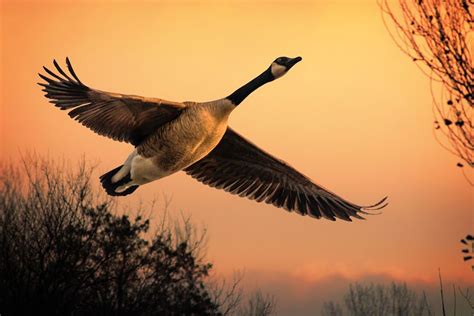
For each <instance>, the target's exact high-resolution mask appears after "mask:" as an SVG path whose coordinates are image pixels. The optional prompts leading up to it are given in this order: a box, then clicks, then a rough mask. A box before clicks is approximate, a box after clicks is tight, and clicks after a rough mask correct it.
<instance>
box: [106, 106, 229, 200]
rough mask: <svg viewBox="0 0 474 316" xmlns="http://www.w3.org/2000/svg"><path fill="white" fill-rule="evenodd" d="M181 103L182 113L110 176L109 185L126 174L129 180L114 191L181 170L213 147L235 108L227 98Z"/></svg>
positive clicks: (157, 131)
mask: <svg viewBox="0 0 474 316" xmlns="http://www.w3.org/2000/svg"><path fill="white" fill-rule="evenodd" d="M184 104H185V105H186V108H185V109H184V110H183V113H182V114H181V115H180V116H179V117H177V118H176V119H175V120H173V121H171V122H169V123H168V124H166V125H164V126H163V127H161V128H160V129H158V130H156V131H155V132H154V133H153V134H151V135H150V136H149V137H148V138H147V139H146V140H145V141H144V142H143V143H142V144H140V145H139V146H137V148H136V149H135V150H134V151H133V152H132V153H131V154H130V156H129V157H128V158H127V160H126V161H125V162H124V164H123V167H122V168H121V169H120V171H119V172H117V174H115V175H114V176H113V177H112V182H118V181H119V180H120V179H121V178H123V177H124V176H125V175H126V174H127V173H130V178H131V180H132V181H130V182H129V183H126V184H124V185H122V186H120V187H118V188H117V189H116V191H117V192H121V191H124V190H126V189H127V187H130V186H131V185H142V184H146V183H148V182H151V181H154V180H158V179H160V178H163V177H166V176H168V175H171V174H173V173H175V172H178V171H181V170H183V169H185V168H186V167H188V166H190V165H191V164H193V163H195V162H196V161H198V160H200V159H202V158H204V157H205V156H206V155H207V154H209V153H210V152H211V151H212V150H213V149H214V148H215V147H216V146H217V144H218V143H219V142H220V140H221V139H222V137H223V136H224V133H225V131H226V130H227V120H228V118H229V115H230V113H231V112H232V110H233V109H234V107H235V106H234V105H233V104H232V103H231V102H230V101H229V100H227V99H220V100H216V101H212V102H205V103H195V102H184Z"/></svg>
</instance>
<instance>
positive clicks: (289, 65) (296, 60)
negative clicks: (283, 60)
mask: <svg viewBox="0 0 474 316" xmlns="http://www.w3.org/2000/svg"><path fill="white" fill-rule="evenodd" d="M302 60H303V58H301V57H300V56H298V57H296V58H293V59H290V60H289V61H288V63H287V64H286V67H287V68H288V69H290V68H291V67H293V66H294V65H296V64H297V63H299V62H300V61H302Z"/></svg>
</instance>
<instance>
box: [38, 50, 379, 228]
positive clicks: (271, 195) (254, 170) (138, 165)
mask: <svg viewBox="0 0 474 316" xmlns="http://www.w3.org/2000/svg"><path fill="white" fill-rule="evenodd" d="M299 61H301V57H296V58H288V57H279V58H277V59H276V60H275V61H274V62H272V64H271V65H270V67H268V68H267V69H266V70H265V71H264V72H262V73H261V74H260V75H258V76H257V77H255V78H254V79H253V80H251V81H249V82H248V83H247V84H245V85H243V86H242V87H240V88H239V89H237V90H235V91H234V92H233V93H232V94H230V95H229V96H227V97H225V98H222V99H218V100H215V101H210V102H200V103H199V102H174V101H166V100H163V99H158V98H145V97H140V96H133V95H124V94H119V93H110V92H105V91H100V90H96V89H92V88H89V87H88V86H86V85H84V84H83V83H82V82H81V81H80V80H79V78H78V77H77V75H76V74H75V72H74V69H73V68H72V65H71V63H70V62H69V59H67V58H66V65H67V68H68V71H69V74H68V73H66V72H65V71H64V70H63V69H62V68H61V67H60V66H59V65H58V63H57V62H56V61H54V62H53V64H54V66H55V68H56V70H57V71H58V73H59V74H58V73H55V72H53V71H51V70H49V69H48V68H46V67H44V70H45V71H46V72H47V74H48V75H49V76H50V77H48V76H45V75H43V74H39V75H40V77H41V78H42V79H43V80H45V81H46V83H39V85H41V86H43V87H44V89H43V91H45V92H46V97H47V98H50V99H51V101H50V102H51V103H53V104H54V105H55V106H57V107H59V108H60V109H61V110H67V111H69V112H68V114H69V116H70V117H71V118H74V119H75V120H77V121H79V122H80V123H81V124H83V125H84V126H86V127H88V128H90V129H91V130H93V131H94V132H96V133H98V134H100V135H103V136H106V137H109V138H112V139H114V140H117V141H124V142H128V143H130V144H132V145H133V146H134V147H135V148H134V150H133V151H132V152H131V154H130V155H129V156H128V158H127V159H126V160H125V161H124V163H123V164H122V165H120V166H118V167H116V168H114V169H113V170H110V171H109V172H107V173H105V174H104V175H102V176H101V177H100V180H101V183H102V186H103V187H104V189H105V190H106V192H107V193H108V194H109V195H113V196H123V195H128V194H131V193H133V192H134V191H135V190H136V189H137V188H138V187H139V186H140V185H144V184H146V183H149V182H152V181H155V180H158V179H160V178H163V177H166V176H169V175H171V174H174V173H176V172H178V171H184V172H186V173H187V174H189V175H190V176H191V177H193V178H195V179H197V180H198V181H200V182H202V183H204V184H206V185H209V186H211V187H214V188H218V189H223V190H225V191H227V192H230V193H232V194H238V195H239V196H242V197H247V198H249V199H253V200H256V201H257V202H265V203H269V204H273V205H275V206H276V207H281V208H284V209H286V210H288V211H295V212H297V213H299V214H301V215H310V216H312V217H315V218H321V217H324V218H327V219H330V220H335V219H336V218H340V219H343V220H348V221H350V220H351V217H355V218H359V219H362V218H363V217H362V216H361V215H363V214H368V213H367V211H370V210H376V209H380V208H382V207H384V206H386V203H385V204H384V201H385V198H384V199H382V200H381V201H380V202H378V203H376V204H374V205H371V206H360V205H357V204H354V203H351V202H349V201H347V200H345V199H343V198H341V197H339V196H338V195H336V194H334V193H332V192H330V191H329V190H327V189H325V188H323V187H322V186H319V185H317V184H315V183H314V182H313V181H311V180H310V179H309V178H308V177H306V176H304V175H303V174H301V173H300V172H298V171H297V170H295V169H294V168H292V167H291V166H290V165H288V164H287V163H285V162H284V161H282V160H280V159H277V158H275V157H273V156H272V155H270V154H268V153H266V152H265V151H263V150H261V149H260V148H258V147H257V146H255V145H254V144H252V143H251V142H249V141H248V140H246V139H245V138H244V137H242V136H240V135H239V134H238V133H236V132H235V131H234V130H233V129H232V128H230V127H229V126H228V124H227V123H228V119H229V116H230V114H231V113H232V111H234V110H235V109H236V108H237V107H238V105H239V104H240V103H241V102H242V101H243V100H244V99H245V98H246V97H247V96H248V95H249V94H250V93H252V92H253V91H255V90H256V89H258V88H259V87H261V86H262V85H264V84H266V83H268V82H271V81H273V80H275V79H278V78H280V77H281V76H283V75H284V74H286V73H287V72H288V70H289V69H291V68H292V67H293V66H294V65H295V64H296V63H298V62H299Z"/></svg>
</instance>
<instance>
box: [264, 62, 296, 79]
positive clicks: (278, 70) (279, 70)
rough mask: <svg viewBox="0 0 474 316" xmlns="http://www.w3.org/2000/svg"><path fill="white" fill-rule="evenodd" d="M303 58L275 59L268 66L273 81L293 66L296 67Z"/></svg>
mask: <svg viewBox="0 0 474 316" xmlns="http://www.w3.org/2000/svg"><path fill="white" fill-rule="evenodd" d="M302 59H303V58H301V57H299V56H298V57H295V58H289V57H285V56H282V57H278V58H277V59H275V60H274V61H273V62H272V64H271V65H270V71H271V72H272V75H273V77H274V78H275V79H278V78H280V77H281V76H283V75H284V74H286V73H287V72H288V70H290V69H291V67H293V66H294V65H296V64H297V63H298V62H300V61H301V60H302Z"/></svg>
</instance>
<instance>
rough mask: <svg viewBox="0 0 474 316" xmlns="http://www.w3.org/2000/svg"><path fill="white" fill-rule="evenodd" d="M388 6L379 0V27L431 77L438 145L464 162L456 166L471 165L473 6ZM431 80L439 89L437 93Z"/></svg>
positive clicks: (410, 2) (424, 1)
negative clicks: (381, 18)
mask: <svg viewBox="0 0 474 316" xmlns="http://www.w3.org/2000/svg"><path fill="white" fill-rule="evenodd" d="M390 2H391V3H392V4H393V2H392V1H389V0H379V5H380V7H381V9H382V12H383V14H382V16H383V18H384V23H385V26H386V27H387V29H388V30H389V32H390V35H391V36H392V38H393V39H394V41H395V43H396V44H397V45H398V47H399V48H400V49H401V50H402V51H403V52H404V53H405V54H407V55H408V56H410V58H412V60H413V61H414V62H415V63H416V65H417V66H418V67H419V68H420V69H421V70H422V71H423V72H424V73H425V74H426V75H427V76H428V77H429V78H430V79H431V83H432V86H431V87H432V90H431V93H432V96H433V104H434V114H435V117H436V118H435V126H434V129H435V136H436V138H437V140H438V142H439V143H440V144H441V145H442V146H443V147H445V148H446V149H447V150H449V151H450V152H451V153H453V154H455V155H457V156H458V157H459V158H461V159H462V160H463V161H464V163H461V162H459V163H458V167H461V168H462V167H463V166H464V164H467V165H468V166H470V167H474V155H473V152H474V134H473V131H474V130H473V122H472V112H471V111H472V108H473V105H474V68H473V64H472V51H471V50H472V47H473V46H472V45H473V40H474V39H473V34H472V31H473V26H474V20H473V12H472V10H473V7H474V2H472V1H471V0H456V1H441V0H399V1H398V3H399V6H398V7H393V6H391V5H390ZM386 17H388V20H389V21H390V22H391V23H387V21H386ZM433 82H439V83H441V85H442V92H441V93H440V94H439V95H435V92H434V89H433ZM439 133H441V135H443V136H444V137H439V136H441V135H439ZM438 135H439V136H438ZM463 172H464V169H463ZM464 174H465V173H464ZM465 175H466V174H465ZM466 179H468V178H467V176H466ZM468 181H470V180H469V179H468ZM470 183H471V184H472V182H470Z"/></svg>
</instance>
